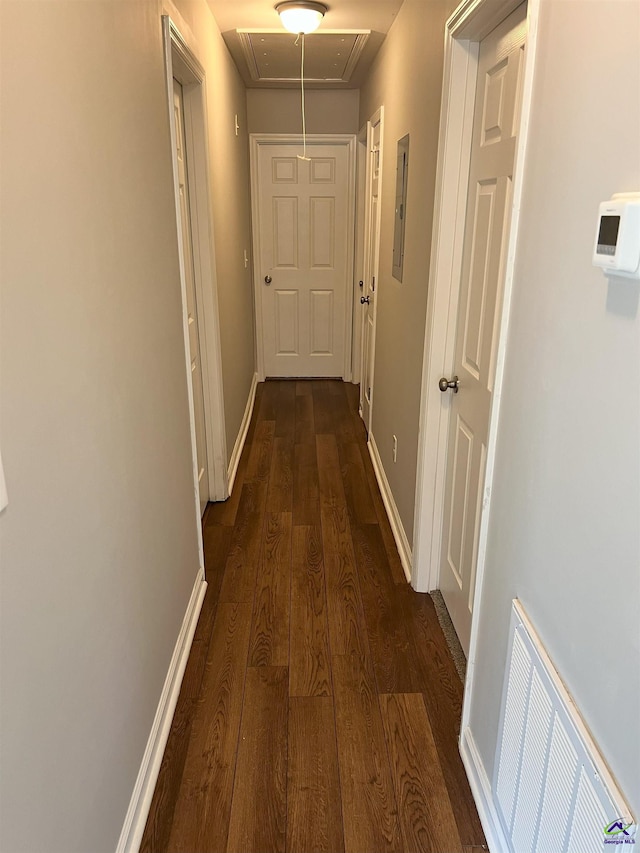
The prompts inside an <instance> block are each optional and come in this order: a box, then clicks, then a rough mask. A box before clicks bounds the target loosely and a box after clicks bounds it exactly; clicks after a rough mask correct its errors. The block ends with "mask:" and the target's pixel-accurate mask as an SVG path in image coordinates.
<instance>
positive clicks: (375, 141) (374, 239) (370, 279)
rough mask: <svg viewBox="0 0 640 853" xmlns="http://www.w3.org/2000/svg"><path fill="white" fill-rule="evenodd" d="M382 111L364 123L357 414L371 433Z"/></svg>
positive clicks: (378, 250) (378, 246)
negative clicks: (360, 312)
mask: <svg viewBox="0 0 640 853" xmlns="http://www.w3.org/2000/svg"><path fill="white" fill-rule="evenodd" d="M383 113H384V110H383V107H380V109H379V110H377V111H376V113H375V114H374V115H373V116H372V117H371V119H370V120H369V121H368V122H367V152H368V156H367V177H366V218H365V265H364V279H363V281H364V287H363V290H362V296H363V298H364V299H365V302H364V304H362V308H361V310H362V359H361V364H362V375H361V381H360V414H361V416H362V420H363V421H364V424H365V427H366V430H367V434H368V433H369V432H370V431H371V416H372V412H373V388H374V369H375V346H376V316H377V297H378V293H377V283H378V280H379V279H378V268H379V263H380V222H381V219H380V217H381V203H380V202H381V190H382V140H383Z"/></svg>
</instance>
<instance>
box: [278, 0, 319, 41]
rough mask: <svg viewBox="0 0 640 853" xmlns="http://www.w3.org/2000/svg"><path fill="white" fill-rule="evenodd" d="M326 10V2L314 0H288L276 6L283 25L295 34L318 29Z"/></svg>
mask: <svg viewBox="0 0 640 853" xmlns="http://www.w3.org/2000/svg"><path fill="white" fill-rule="evenodd" d="M326 11H327V7H326V6H325V5H324V3H315V2H313V0H286V2H285V3H278V5H277V6H276V12H277V13H278V14H279V15H280V20H281V21H282V26H283V27H284V28H285V30H289V32H290V33H294V34H295V35H298V34H299V33H312V32H314V30H317V29H318V27H319V26H320V24H321V22H322V19H323V18H324V14H325V12H326Z"/></svg>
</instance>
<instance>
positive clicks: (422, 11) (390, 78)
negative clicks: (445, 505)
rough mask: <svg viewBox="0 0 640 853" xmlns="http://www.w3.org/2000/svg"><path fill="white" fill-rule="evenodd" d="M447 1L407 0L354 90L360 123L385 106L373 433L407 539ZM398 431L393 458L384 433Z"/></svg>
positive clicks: (389, 435)
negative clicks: (397, 269) (399, 203)
mask: <svg viewBox="0 0 640 853" xmlns="http://www.w3.org/2000/svg"><path fill="white" fill-rule="evenodd" d="M450 5H451V3H450V2H449V3H445V2H439V0H431V2H429V3H424V2H423V0H405V2H404V4H403V5H402V8H401V9H400V12H399V13H398V17H397V18H396V20H395V21H394V23H393V26H392V27H391V29H390V31H389V34H388V36H387V39H386V41H385V42H384V44H383V46H382V49H381V51H380V54H379V55H378V58H377V60H376V63H375V65H374V68H373V70H372V73H371V76H370V78H369V80H368V81H367V83H366V84H365V86H364V87H363V89H362V91H361V94H360V125H362V124H364V123H365V122H366V121H367V119H369V118H370V117H371V116H372V115H373V113H374V112H375V111H376V109H377V108H378V107H379V106H380V105H384V152H383V169H382V231H381V244H380V276H379V286H378V308H377V332H376V356H375V384H374V392H373V394H374V403H373V424H372V433H373V436H374V438H375V441H376V443H377V445H378V449H379V451H380V457H381V460H382V464H383V466H384V470H385V473H386V475H387V479H388V480H389V484H390V486H391V490H392V492H393V496H394V498H395V501H396V504H397V506H398V510H399V512H400V517H401V519H402V523H403V526H404V529H405V531H406V533H407V536H408V538H409V541H410V542H411V540H412V538H413V512H414V503H415V488H416V467H417V457H418V419H419V415H420V393H421V379H422V355H423V349H424V331H425V321H426V310H427V283H428V280H429V261H430V246H431V228H432V222H433V194H434V186H435V174H436V158H437V149H438V126H439V121H440V98H441V88H442V63H443V44H444V35H443V34H444V24H445V20H446V13H447V9H448V7H449V6H450ZM406 133H408V134H409V135H410V152H409V183H408V193H407V218H406V232H405V259H404V275H403V281H402V283H400V282H399V281H397V280H396V279H395V278H393V276H392V255H393V226H394V211H395V187H396V148H397V143H398V140H399V139H400V138H401V137H403V136H404V135H405V134H406ZM393 435H396V436H397V437H398V459H397V462H396V463H395V464H394V462H393V454H392V436H393Z"/></svg>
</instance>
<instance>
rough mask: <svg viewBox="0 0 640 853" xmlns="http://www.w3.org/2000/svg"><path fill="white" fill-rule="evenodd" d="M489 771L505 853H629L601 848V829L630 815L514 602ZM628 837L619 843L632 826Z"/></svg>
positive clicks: (629, 819)
mask: <svg viewBox="0 0 640 853" xmlns="http://www.w3.org/2000/svg"><path fill="white" fill-rule="evenodd" d="M495 767H496V771H495V778H494V782H493V791H494V798H495V803H496V807H497V811H498V816H499V819H500V822H501V824H502V829H503V832H504V836H505V838H506V839H507V843H508V845H509V846H508V849H509V850H510V851H512V853H602V851H606V850H609V851H612V850H615V849H621V850H632V849H634V848H633V847H631V846H626V845H625V846H618V845H616V846H615V847H614V846H610V844H605V840H607V836H606V835H605V827H607V825H608V824H610V823H612V822H614V821H616V820H617V819H619V818H621V819H622V821H623V825H626V824H634V823H635V822H634V820H633V816H632V814H631V812H630V809H629V807H628V805H627V803H626V802H625V800H624V797H623V796H622V794H621V792H620V791H619V789H618V788H617V786H616V784H615V782H614V780H613V778H612V777H611V774H610V773H609V771H608V770H607V768H606V766H605V763H604V761H603V759H602V757H601V756H600V754H599V752H598V750H597V747H596V746H595V744H594V743H593V740H592V738H591V736H590V735H589V732H588V731H587V729H586V727H585V725H584V723H583V722H582V720H581V718H580V716H579V714H578V712H577V710H576V707H575V705H574V703H573V701H572V699H571V697H570V696H569V694H568V692H567V690H566V688H565V687H564V685H563V683H562V681H561V680H560V678H559V676H558V673H557V672H556V670H555V669H554V667H553V664H552V663H551V661H550V659H549V657H548V655H547V654H546V652H545V650H544V648H543V647H542V645H541V643H540V640H539V638H538V637H537V635H536V634H535V632H534V630H533V627H532V625H531V623H530V621H529V620H528V618H527V616H526V615H525V613H524V611H523V609H522V606H521V604H520V603H519V602H518V601H517V600H516V601H514V602H513V611H512V616H511V632H510V648H509V658H508V661H507V671H506V676H505V685H504V690H503V697H502V713H501V720H500V729H499V735H498V747H497V753H496V762H495ZM628 832H629V835H628V836H626V835H625V836H623V835H622V834H620V837H619V840H623V838H627V837H629V838H631V837H632V835H631V833H632V832H633V827H631V828H629V829H628ZM613 838H618V836H609V837H608V840H609V841H610V842H611V840H613ZM638 841H639V842H640V838H639V839H638Z"/></svg>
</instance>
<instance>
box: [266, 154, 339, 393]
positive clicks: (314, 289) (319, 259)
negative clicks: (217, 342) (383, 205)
mask: <svg viewBox="0 0 640 853" xmlns="http://www.w3.org/2000/svg"><path fill="white" fill-rule="evenodd" d="M299 150H300V145H299V143H296V144H295V145H294V144H286V143H282V144H272V143H259V144H258V146H257V164H256V163H254V166H256V167H257V175H256V177H257V181H256V182H254V187H256V189H257V192H258V200H257V223H256V227H257V234H258V247H259V248H258V252H257V258H258V269H257V276H258V281H257V285H256V286H257V288H258V291H259V292H258V293H257V298H256V312H257V317H256V321H257V325H258V342H259V347H260V344H261V354H262V372H263V374H264V376H272V377H276V376H299V377H314V376H316V377H317V376H327V377H328V376H336V377H338V376H339V377H346V376H347V374H348V372H349V369H350V353H348V351H347V342H348V340H349V343H350V337H351V281H352V265H353V242H354V234H353V219H354V210H353V206H354V200H355V197H354V190H355V188H354V168H353V164H352V157H353V144H348V143H345V142H342V143H334V144H332V143H328V142H324V143H311V144H308V145H307V153H308V155H309V159H308V160H303V159H302V158H300V157H298V156H297V154H298V152H299ZM347 355H349V359H347Z"/></svg>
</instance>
